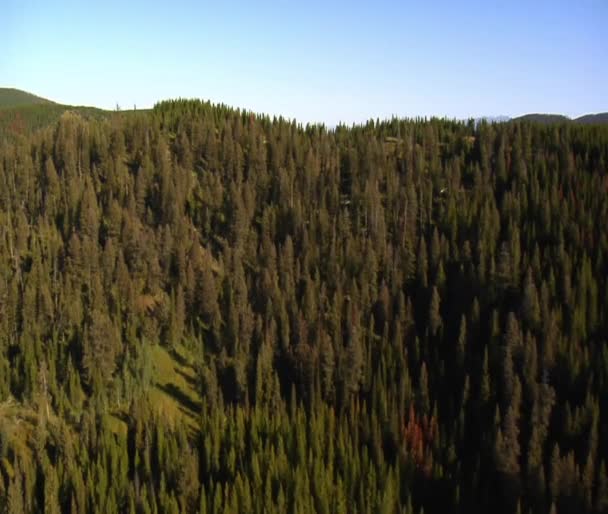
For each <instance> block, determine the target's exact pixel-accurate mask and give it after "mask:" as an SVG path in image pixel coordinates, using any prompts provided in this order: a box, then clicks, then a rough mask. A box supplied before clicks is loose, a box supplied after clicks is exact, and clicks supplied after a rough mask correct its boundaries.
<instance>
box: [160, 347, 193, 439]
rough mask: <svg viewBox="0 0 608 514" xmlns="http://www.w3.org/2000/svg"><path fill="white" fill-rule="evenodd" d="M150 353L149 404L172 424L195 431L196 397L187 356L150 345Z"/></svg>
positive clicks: (186, 354)
mask: <svg viewBox="0 0 608 514" xmlns="http://www.w3.org/2000/svg"><path fill="white" fill-rule="evenodd" d="M151 352H152V364H153V368H154V372H153V379H152V380H153V384H154V385H153V388H152V390H151V392H150V399H151V401H152V405H153V406H155V407H156V408H158V410H159V414H160V415H161V416H166V417H167V418H168V419H170V420H171V421H172V422H173V423H183V422H185V423H187V424H188V426H189V427H190V428H191V429H196V427H197V425H198V413H199V412H200V397H199V394H198V392H197V390H196V374H195V371H194V367H193V366H192V363H191V359H190V355H189V354H188V353H187V351H186V350H185V349H183V348H178V349H176V350H173V351H169V350H167V349H166V348H164V347H162V346H159V345H155V346H153V347H152V349H151Z"/></svg>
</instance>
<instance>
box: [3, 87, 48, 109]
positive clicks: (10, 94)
mask: <svg viewBox="0 0 608 514" xmlns="http://www.w3.org/2000/svg"><path fill="white" fill-rule="evenodd" d="M53 103H54V102H51V101H50V100H47V99H46V98H41V97H39V96H36V95H33V94H31V93H27V92H26V91H21V90H20V89H13V88H0V109H7V108H11V107H23V106H26V105H49V104H53Z"/></svg>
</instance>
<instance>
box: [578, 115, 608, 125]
mask: <svg viewBox="0 0 608 514" xmlns="http://www.w3.org/2000/svg"><path fill="white" fill-rule="evenodd" d="M574 121H576V122H577V123H584V124H588V125H591V124H593V125H595V124H603V123H608V112H601V113H599V114H586V115H585V116H580V117H578V118H576V119H575V120H574Z"/></svg>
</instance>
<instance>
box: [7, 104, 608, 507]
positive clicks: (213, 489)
mask: <svg viewBox="0 0 608 514" xmlns="http://www.w3.org/2000/svg"><path fill="white" fill-rule="evenodd" d="M607 164H608V127H601V126H585V125H575V124H558V125H541V124H534V123H531V122H514V123H505V124H487V123H480V124H477V125H476V124H475V123H474V122H472V121H471V122H470V123H467V124H465V123H457V122H449V121H443V120H436V119H433V120H429V121H424V120H418V121H408V120H397V119H393V120H390V121H386V122H380V123H377V122H370V123H368V124H366V125H364V126H353V127H345V126H339V127H337V128H336V129H335V130H328V129H326V128H324V127H323V126H306V127H302V126H300V125H297V124H296V123H294V122H289V121H286V120H283V119H271V118H268V117H264V116H257V115H253V114H251V113H249V112H243V111H238V110H233V109H230V108H228V107H225V106H213V105H210V104H208V103H203V102H198V101H170V102H162V103H160V104H158V105H157V106H156V107H155V108H154V110H153V111H152V112H147V113H132V114H130V115H128V116H127V115H120V114H116V115H113V116H110V117H107V118H102V119H94V118H90V119H87V118H85V117H82V116H79V115H78V114H76V113H73V112H66V113H64V114H63V115H62V116H61V117H60V119H59V120H58V121H57V122H54V123H52V124H51V125H50V126H48V127H46V128H43V129H42V130H38V131H33V130H25V131H22V132H21V133H20V134H17V135H15V137H11V138H5V139H4V140H3V139H2V138H0V241H1V242H0V511H1V512H7V513H10V514H17V513H19V514H21V513H33V512H45V513H58V512H67V513H71V514H75V513H80V514H82V513H85V512H99V513H113V512H120V513H123V512H126V513H141V514H144V513H146V514H147V513H165V512H166V513H178V512H187V513H201V514H202V513H226V514H228V513H234V514H237V513H247V512H251V513H280V514H283V513H300V514H302V513H312V512H317V513H320V514H321V513H323V514H325V513H345V514H346V513H349V514H354V513H360V514H363V513H370V514H371V513H387V514H388V513H407V514H410V513H416V514H418V513H421V512H424V513H426V514H430V513H437V514H439V513H444V512H462V513H469V512H505V513H507V512H508V513H511V512H512V513H515V512H523V513H527V512H540V513H551V514H553V513H560V514H561V513H577V514H578V513H591V512H595V513H606V512H608V475H607V473H608V469H607V466H608V462H607V461H608V310H607V305H608V281H607V275H608V228H607V225H606V220H608V174H607V171H608V169H607Z"/></svg>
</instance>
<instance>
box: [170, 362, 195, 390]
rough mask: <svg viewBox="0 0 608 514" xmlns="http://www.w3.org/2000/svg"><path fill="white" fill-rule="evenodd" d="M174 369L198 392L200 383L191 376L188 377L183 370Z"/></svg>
mask: <svg viewBox="0 0 608 514" xmlns="http://www.w3.org/2000/svg"><path fill="white" fill-rule="evenodd" d="M174 369H175V372H176V373H177V374H178V375H180V376H182V377H183V378H184V380H185V381H186V382H188V385H189V386H190V387H191V388H192V390H193V391H197V390H198V381H197V380H196V378H194V377H192V376H191V375H188V373H184V372H183V371H182V370H181V369H179V368H177V367H176V368H174Z"/></svg>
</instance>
